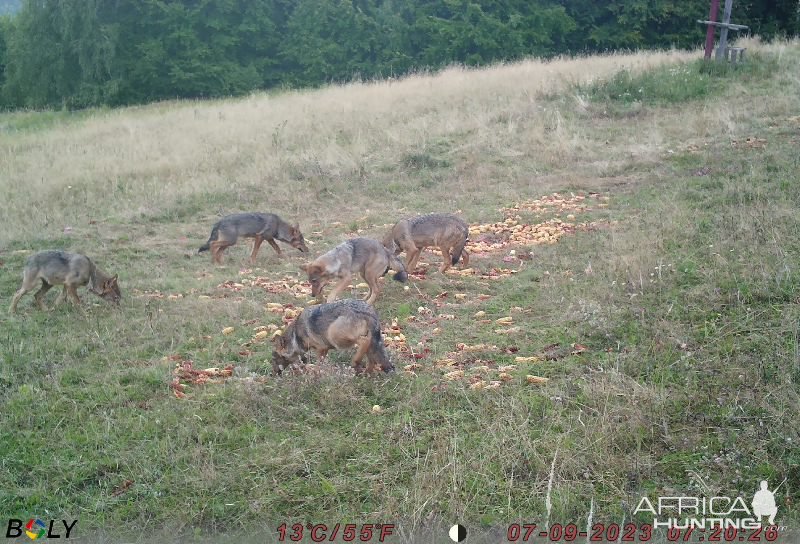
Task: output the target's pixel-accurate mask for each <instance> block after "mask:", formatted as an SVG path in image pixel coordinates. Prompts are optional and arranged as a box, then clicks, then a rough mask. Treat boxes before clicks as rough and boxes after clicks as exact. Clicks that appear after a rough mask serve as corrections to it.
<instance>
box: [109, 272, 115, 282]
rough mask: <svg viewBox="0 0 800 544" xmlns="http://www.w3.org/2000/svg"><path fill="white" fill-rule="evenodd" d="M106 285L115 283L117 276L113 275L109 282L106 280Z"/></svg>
mask: <svg viewBox="0 0 800 544" xmlns="http://www.w3.org/2000/svg"><path fill="white" fill-rule="evenodd" d="M108 283H117V274H114V275H113V276H112V277H111V279H110V280H108Z"/></svg>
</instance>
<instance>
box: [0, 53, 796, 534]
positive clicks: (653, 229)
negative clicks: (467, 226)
mask: <svg viewBox="0 0 800 544" xmlns="http://www.w3.org/2000/svg"><path fill="white" fill-rule="evenodd" d="M748 47H749V49H748V56H749V61H748V63H747V65H746V66H742V67H740V68H739V69H737V70H720V69H716V70H713V69H712V70H709V69H708V68H707V67H704V66H702V64H701V63H699V62H698V61H697V60H696V59H697V58H698V56H699V55H698V53H694V52H693V53H685V52H670V53H639V54H631V55H614V56H607V57H591V58H583V59H576V60H558V61H554V62H550V63H541V62H537V61H528V62H523V63H519V64H511V65H505V66H497V67H494V68H490V69H487V70H481V71H465V70H459V69H451V70H448V71H445V72H443V73H440V74H436V75H419V76H414V77H410V78H408V79H404V80H400V81H391V82H383V83H376V84H369V85H368V84H357V85H356V84H354V85H349V86H344V87H332V88H327V89H323V90H319V91H309V92H293V93H286V94H276V95H266V94H259V95H254V96H251V97H249V98H246V99H242V100H236V101H221V102H177V103H163V104H155V105H152V106H148V107H141V108H129V109H122V110H114V111H92V112H83V113H80V114H67V113H57V112H56V113H14V114H2V115H0V190H2V194H3V195H4V205H3V207H2V209H1V210H0V218H2V224H3V225H4V229H3V230H2V231H1V232H0V293H3V296H2V298H3V300H5V301H6V303H7V302H9V301H10V298H11V296H12V295H13V293H14V292H15V291H16V289H17V288H18V287H19V283H20V279H21V270H22V267H23V265H24V262H25V259H26V258H27V256H28V255H30V254H31V253H32V252H33V251H36V250H40V249H47V248H65V249H69V250H73V251H79V252H84V253H87V254H89V255H90V256H91V257H92V258H93V259H94V260H96V261H97V262H98V263H99V264H100V266H101V267H102V268H104V269H106V270H108V271H110V272H112V273H118V274H119V276H120V284H121V286H122V290H123V295H124V299H123V303H122V305H121V307H120V308H119V309H115V308H112V307H109V306H107V305H105V303H103V302H102V301H100V300H99V299H97V298H94V297H92V295H90V294H84V293H85V292H82V293H81V294H82V296H83V298H84V308H85V312H79V311H76V310H75V309H73V308H72V307H70V306H69V305H64V306H61V307H58V308H56V309H54V310H53V311H51V312H46V313H45V312H40V311H38V310H36V309H34V308H33V306H32V296H28V297H26V298H25V299H23V302H22V303H21V304H20V309H19V314H18V315H16V316H9V315H8V314H7V313H5V312H3V311H0V325H1V326H2V332H0V338H2V342H0V353H2V359H0V459H2V462H1V463H0V512H2V513H3V514H4V515H7V517H19V518H24V519H26V520H27V519H28V518H29V517H35V516H38V517H40V518H42V519H53V518H55V519H61V518H62V517H64V518H69V519H73V518H77V519H78V520H79V524H78V529H77V531H78V532H79V536H82V537H84V538H89V537H91V540H102V539H103V538H106V539H107V540H108V541H112V542H116V541H120V540H121V539H123V538H125V539H127V540H126V541H142V542H145V541H147V542H151V541H156V540H154V536H153V535H158V536H157V537H156V539H157V540H158V541H167V540H169V539H176V540H179V541H187V539H189V538H190V537H192V538H197V539H204V538H205V539H208V541H220V540H221V539H222V535H228V536H231V537H234V536H235V537H236V538H235V540H236V541H238V542H241V541H243V540H244V541H247V539H249V538H251V539H254V540H253V541H258V542H263V541H264V540H265V539H266V540H267V541H271V540H269V539H273V538H275V535H276V533H275V529H276V527H277V526H278V525H279V524H280V523H281V522H284V521H285V522H287V523H288V522H292V521H308V522H325V523H329V524H334V523H336V522H395V523H400V524H401V525H402V527H403V535H404V536H403V539H404V540H403V541H410V540H411V539H413V538H414V536H413V535H416V541H421V539H422V538H423V537H422V536H420V535H421V534H422V532H423V531H426V530H428V531H433V535H435V536H427V537H425V538H426V539H427V541H437V542H438V541H443V540H442V539H446V538H447V537H446V534H445V533H443V532H441V531H439V528H440V527H441V526H449V525H450V524H452V523H453V522H455V521H456V520H458V521H461V522H462V523H465V524H467V525H468V526H470V527H471V528H473V530H474V531H478V530H479V528H481V529H480V530H481V531H485V532H486V534H490V531H492V530H495V531H500V533H502V534H504V532H505V529H504V528H505V526H506V525H507V524H508V523H510V522H514V521H516V522H536V523H539V524H540V525H544V524H545V523H548V522H549V523H550V524H552V523H556V522H559V523H565V524H566V523H577V524H578V525H579V526H581V527H582V528H584V527H585V526H586V524H587V521H588V520H590V519H591V520H593V521H594V522H612V521H616V522H618V523H620V522H623V521H625V520H630V518H631V511H632V509H633V508H634V507H635V506H636V504H637V503H638V501H639V499H640V498H641V497H642V496H643V495H647V496H649V497H650V498H651V499H653V498H655V497H658V496H659V495H676V494H678V495H689V496H712V495H727V496H738V495H741V496H743V497H745V499H746V500H747V501H748V503H749V500H750V498H751V497H752V495H753V493H754V492H755V490H756V489H757V486H758V481H759V480H762V479H767V480H768V481H769V482H770V485H771V488H772V487H775V486H777V485H778V484H780V483H781V482H782V481H783V480H784V479H785V480H786V482H785V483H784V484H783V486H782V487H781V488H780V489H779V491H778V492H777V494H776V499H777V501H778V505H779V508H780V511H779V515H778V520H779V522H780V523H781V524H782V525H786V526H789V527H796V526H797V523H798V521H800V515H798V511H797V506H796V504H797V503H798V500H800V491H799V490H800V450H799V449H798V443H800V432H799V431H798V429H799V428H798V426H797V424H796V421H797V420H798V417H800V394H799V393H798V385H797V384H798V382H800V355H799V354H800V345H799V344H798V323H800V321H799V318H800V310H798V293H799V291H798V287H799V286H800V276H799V275H798V266H800V257H798V255H800V228H799V227H800V223H799V222H798V217H800V216H799V215H798V213H797V209H798V205H799V204H800V185H798V170H799V168H798V166H799V165H800V164H799V163H798V153H797V151H798V149H800V117H798V113H800V78H798V76H797V74H798V73H800V44H798V43H797V42H789V43H787V42H781V43H775V44H760V43H758V42H751V43H749V44H748ZM235 211H273V212H277V213H279V214H281V215H282V216H284V217H285V218H286V219H289V220H291V221H295V220H297V221H299V222H300V226H301V228H302V230H303V232H304V233H305V235H306V239H307V240H308V243H309V247H310V249H311V253H312V256H316V255H319V254H321V253H322V252H324V251H326V250H327V249H329V248H331V247H333V246H334V245H335V244H337V243H339V242H340V241H342V240H344V239H346V238H347V237H350V236H354V235H356V234H359V235H362V236H375V237H379V236H382V234H383V233H384V232H385V231H386V229H387V228H388V227H389V225H390V224H391V223H393V222H394V221H396V220H397V219H399V218H402V217H405V216H409V215H415V214H417V213H422V212H428V211H447V212H458V213H460V214H461V215H462V216H463V217H464V218H465V219H466V220H467V221H468V222H470V223H471V224H472V225H473V234H472V239H473V244H472V245H471V246H468V248H469V249H470V251H471V262H470V267H469V269H467V270H460V269H459V267H456V268H455V269H453V270H452V271H451V272H448V273H447V274H446V275H442V274H440V273H438V271H436V269H435V267H436V266H437V265H438V264H439V262H440V256H439V255H438V254H436V253H435V252H426V253H425V254H424V255H423V259H422V260H423V261H424V262H425V263H429V264H430V266H429V267H428V268H427V269H424V270H423V271H420V272H419V273H417V274H415V275H413V276H412V277H411V282H410V283H409V284H408V287H409V288H408V289H407V290H406V289H403V286H402V285H401V284H398V283H395V282H392V281H391V280H390V279H389V278H388V276H387V278H386V281H385V288H384V291H383V294H382V296H381V297H380V298H379V299H378V301H377V304H376V308H377V309H378V311H379V313H380V314H381V316H382V317H383V319H384V321H385V328H386V332H387V335H388V336H387V343H388V345H389V348H390V353H391V356H392V358H393V360H394V361H395V364H396V366H397V368H398V372H397V374H396V375H394V376H391V377H385V376H381V377H377V378H355V377H353V376H352V375H351V372H350V371H349V370H348V368H347V364H346V362H347V361H348V355H349V353H346V352H340V353H332V354H331V356H330V361H328V362H327V363H323V364H318V365H316V366H315V367H312V368H310V369H309V371H308V372H307V373H305V374H302V375H294V376H285V377H281V378H275V377H272V376H271V375H270V353H271V348H270V344H269V334H271V333H272V331H274V330H275V329H276V328H278V327H280V326H283V324H284V323H285V322H287V321H288V320H290V319H291V317H292V315H294V313H295V312H296V310H297V309H298V308H300V307H302V306H303V305H304V304H306V302H307V301H308V299H309V297H308V296H307V293H308V288H307V285H306V284H304V283H303V280H304V278H303V277H302V275H301V272H300V270H299V265H300V264H302V263H303V262H305V257H304V256H302V255H301V254H299V253H298V252H297V251H295V250H292V249H291V248H289V247H288V246H287V247H285V256H284V257H282V258H281V257H278V256H277V255H276V254H275V253H274V252H273V251H272V249H271V248H269V247H268V246H266V245H265V246H264V247H262V250H261V253H260V255H259V258H258V263H257V265H256V266H255V267H251V266H249V265H247V263H246V259H247V255H249V251H250V246H249V242H244V243H240V244H239V245H237V246H236V247H234V248H231V250H229V251H228V252H227V255H226V261H225V265H224V266H221V267H218V266H213V265H211V263H210V258H209V256H208V254H207V253H206V254H201V255H197V254H196V249H197V247H198V246H200V244H201V243H202V242H204V241H205V240H206V239H207V237H208V234H209V231H210V228H211V225H212V224H213V222H214V221H215V220H216V219H217V218H218V217H219V216H220V215H222V214H226V213H232V212H235ZM359 281H360V280H359ZM356 283H357V282H356ZM328 289H330V287H329V288H328ZM326 292H327V291H326ZM364 292H365V290H364V289H363V288H362V287H359V286H357V285H356V286H354V288H353V296H361V295H363V293H364ZM54 298H55V295H51V296H50V298H49V300H48V302H49V303H52V301H53V299H54ZM508 318H510V319H508ZM498 320H500V321H498ZM227 327H233V332H230V331H229V330H228V331H226V332H228V334H224V333H223V329H226V328H227ZM261 331H266V332H267V333H268V334H267V335H266V336H267V337H266V338H264V336H265V335H263V334H261V335H259V334H258V333H259V332H261ZM401 334H402V335H403V336H402V337H401V336H400V335H401ZM403 338H405V340H403ZM518 358H522V359H519V360H518ZM189 362H191V365H192V368H194V369H204V368H208V367H217V368H222V367H225V366H227V365H233V374H232V376H231V377H230V378H228V379H222V378H220V379H215V380H212V382H211V383H205V384H192V383H189V382H190V380H189V378H190V377H191V376H190V373H189V372H187V371H186V369H187V368H189ZM410 365H411V366H410ZM176 366H178V367H183V368H184V372H183V374H182V375H177V374H176ZM500 367H508V368H503V369H502V370H501V369H500ZM528 376H533V377H536V378H547V379H548V381H546V383H529V382H530V381H531V380H530V379H529V378H528ZM176 379H177V380H178V382H181V381H182V383H184V384H188V385H187V386H186V387H185V388H180V387H179V386H176V385H173V384H174V383H175V380H176ZM532 381H534V382H540V381H543V380H538V379H533V380H532ZM216 382H219V383H216ZM476 384H477V385H476ZM497 384H499V385H497ZM176 387H178V389H176ZM176 391H178V393H180V392H181V391H182V392H183V393H184V394H185V396H183V397H182V398H178V397H181V395H180V394H176ZM375 405H378V406H379V409H373V407H374V406H375ZM639 521H643V520H642V519H641V518H640V519H639ZM437 531H438V532H437ZM500 533H498V534H500ZM487 538H489V537H487ZM492 538H494V540H492V541H497V538H495V537H492ZM662 538H663V535H662ZM232 540H233V538H232ZM396 541H400V540H396Z"/></svg>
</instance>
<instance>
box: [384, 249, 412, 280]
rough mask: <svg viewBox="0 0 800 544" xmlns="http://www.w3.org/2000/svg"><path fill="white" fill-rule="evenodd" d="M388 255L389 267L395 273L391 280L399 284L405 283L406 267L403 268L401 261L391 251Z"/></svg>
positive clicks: (406, 277) (406, 276)
mask: <svg viewBox="0 0 800 544" xmlns="http://www.w3.org/2000/svg"><path fill="white" fill-rule="evenodd" d="M388 254H389V267H390V268H391V269H392V270H394V271H395V272H396V274H395V275H394V276H392V279H393V280H395V281H399V282H405V281H406V280H407V279H408V274H407V273H406V267H405V266H403V261H401V260H400V259H399V258H398V257H397V255H395V254H394V252H392V251H388Z"/></svg>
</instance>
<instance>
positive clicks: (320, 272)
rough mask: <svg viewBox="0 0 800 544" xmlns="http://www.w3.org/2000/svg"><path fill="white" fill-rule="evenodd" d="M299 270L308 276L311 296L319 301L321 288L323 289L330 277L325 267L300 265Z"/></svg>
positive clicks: (312, 264) (310, 264)
mask: <svg viewBox="0 0 800 544" xmlns="http://www.w3.org/2000/svg"><path fill="white" fill-rule="evenodd" d="M300 269H301V270H302V271H303V272H305V273H306V274H308V282H309V283H310V284H311V296H312V297H315V298H317V299H318V300H319V299H320V297H321V295H322V288H323V287H325V284H326V283H327V281H328V280H329V279H330V277H331V275H330V274H328V271H327V270H326V268H325V266H324V265H320V264H314V263H308V264H301V265H300Z"/></svg>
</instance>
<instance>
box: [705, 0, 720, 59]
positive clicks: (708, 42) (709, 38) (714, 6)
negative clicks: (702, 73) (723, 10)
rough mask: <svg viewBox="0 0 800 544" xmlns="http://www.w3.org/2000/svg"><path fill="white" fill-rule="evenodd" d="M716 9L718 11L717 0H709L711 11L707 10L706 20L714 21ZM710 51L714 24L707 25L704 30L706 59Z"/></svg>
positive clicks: (712, 42) (712, 43) (709, 56)
mask: <svg viewBox="0 0 800 544" xmlns="http://www.w3.org/2000/svg"><path fill="white" fill-rule="evenodd" d="M718 11H719V0H711V11H709V12H708V20H709V21H712V22H716V21H717V12H718ZM712 51H714V25H708V28H707V30H706V53H705V59H706V60H708V59H710V58H711V53H712Z"/></svg>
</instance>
